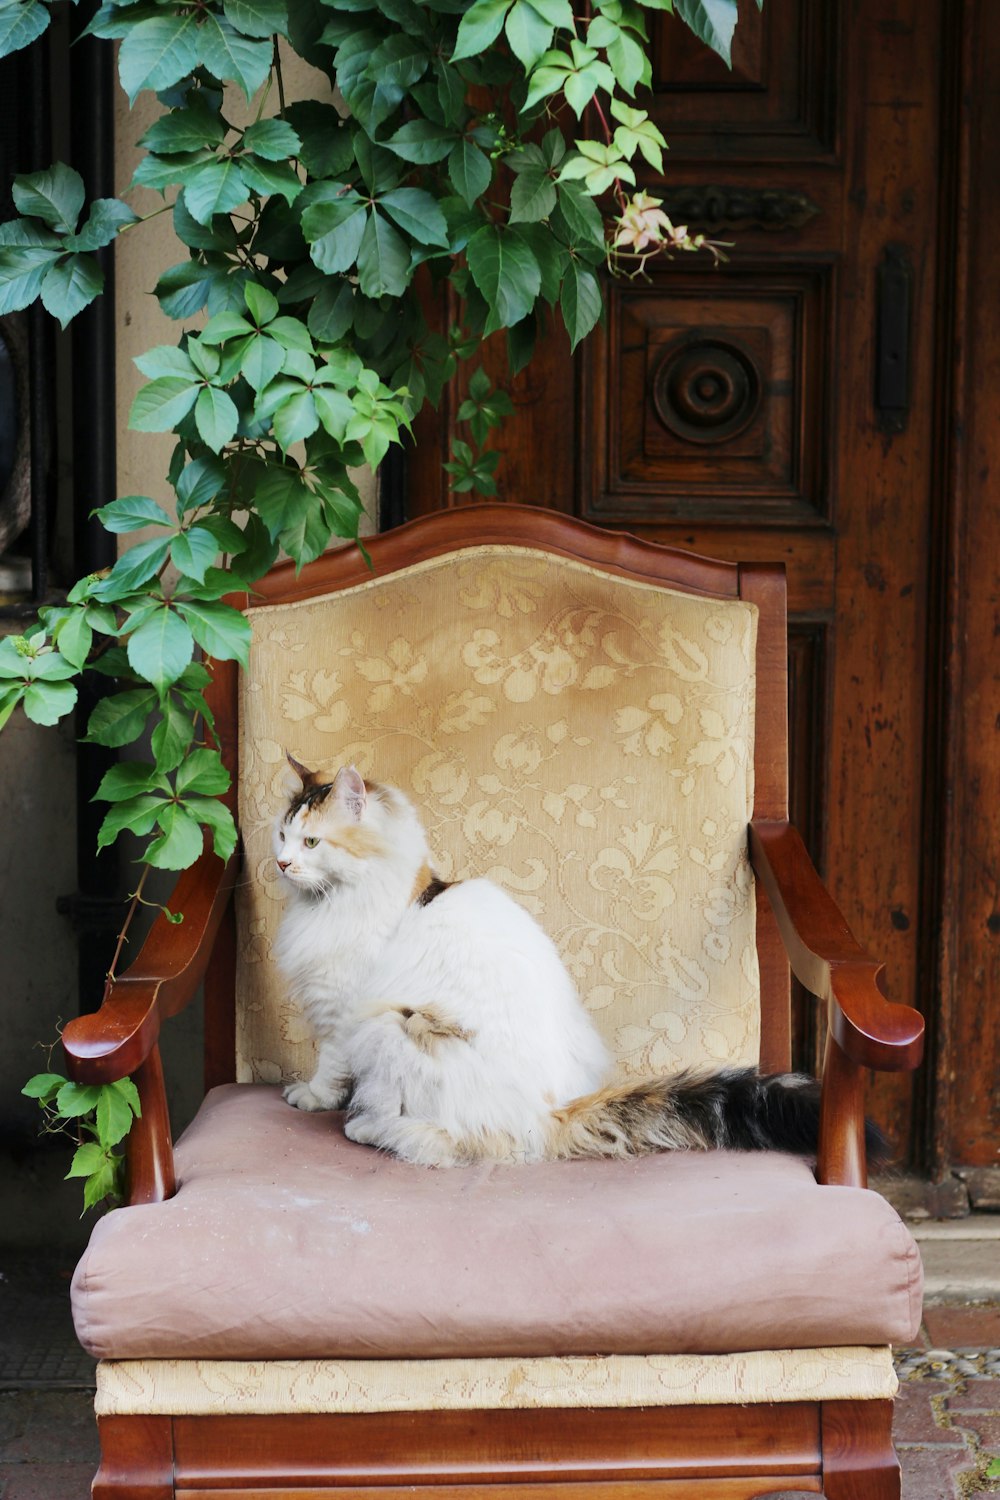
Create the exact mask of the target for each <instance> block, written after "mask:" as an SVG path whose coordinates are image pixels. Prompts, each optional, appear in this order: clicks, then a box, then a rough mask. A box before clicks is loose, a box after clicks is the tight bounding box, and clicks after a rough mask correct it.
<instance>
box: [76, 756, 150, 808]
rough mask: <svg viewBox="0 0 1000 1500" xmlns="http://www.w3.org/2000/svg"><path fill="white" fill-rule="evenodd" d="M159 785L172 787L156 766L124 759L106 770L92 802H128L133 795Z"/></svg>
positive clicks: (138, 794) (148, 790)
mask: <svg viewBox="0 0 1000 1500" xmlns="http://www.w3.org/2000/svg"><path fill="white" fill-rule="evenodd" d="M157 787H158V788H159V789H160V790H161V791H169V789H170V788H169V784H167V783H165V781H164V778H163V777H162V776H161V775H160V772H159V771H158V769H157V767H156V766H151V765H149V764H148V762H146V761H140V760H123V761H120V762H119V763H118V765H116V766H112V767H111V768H110V770H107V771H105V773H104V775H103V777H102V778H101V784H100V786H99V787H98V788H97V791H96V792H95V793H94V795H93V797H92V798H91V799H90V800H91V801H92V802H98V801H100V802H128V801H130V800H131V799H132V798H133V797H138V796H140V795H141V794H142V793H143V792H151V791H153V790H155V789H156V788H157Z"/></svg>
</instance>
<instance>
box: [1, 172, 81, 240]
mask: <svg viewBox="0 0 1000 1500" xmlns="http://www.w3.org/2000/svg"><path fill="white" fill-rule="evenodd" d="M11 193H12V196H13V199H14V204H15V207H16V208H17V210H18V212H19V213H22V214H27V215H29V217H31V218H34V219H41V220H42V221H43V222H44V223H46V224H47V225H48V226H49V228H50V229H54V230H55V231H56V233H57V234H72V233H73V231H74V230H75V229H76V225H77V220H78V219H79V217H80V211H81V209H82V208H83V200H84V197H85V191H84V186H83V178H82V177H81V176H80V174H79V172H74V171H73V168H72V167H67V166H65V165H64V163H63V162H61V161H57V162H55V164H54V165H53V166H51V167H49V168H48V169H47V171H44V172H31V173H29V174H28V175H27V176H22V177H15V178H14V186H13V188H12V189H11Z"/></svg>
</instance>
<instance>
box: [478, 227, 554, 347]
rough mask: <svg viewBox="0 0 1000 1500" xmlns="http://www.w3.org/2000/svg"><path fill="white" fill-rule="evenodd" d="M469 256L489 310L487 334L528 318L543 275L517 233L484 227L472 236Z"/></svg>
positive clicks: (539, 289) (485, 330) (485, 331)
mask: <svg viewBox="0 0 1000 1500" xmlns="http://www.w3.org/2000/svg"><path fill="white" fill-rule="evenodd" d="M466 254H467V258H468V262H469V270H470V271H471V273H472V279H473V281H474V282H475V284H476V286H477V287H478V288H479V290H480V292H481V293H482V295H483V297H484V298H485V299H486V302H487V304H488V306H489V309H490V311H489V316H488V317H487V320H486V326H485V329H484V333H485V334H486V335H489V334H491V333H493V332H495V331H496V329H498V328H510V327H511V326H512V325H513V324H515V323H520V321H521V319H522V318H525V317H527V315H528V313H530V312H531V309H532V308H533V307H534V305H535V301H536V299H537V297H538V294H539V292H540V291H541V287H542V273H541V270H540V269H539V265H538V261H537V260H536V259H535V256H534V255H533V254H532V252H531V250H530V248H529V247H528V245H527V244H526V243H525V242H524V240H522V239H521V238H520V236H519V235H518V233H517V231H516V230H507V231H502V230H500V229H498V228H497V226H496V225H494V224H487V225H484V226H483V228H482V229H479V230H477V231H476V233H475V234H474V235H473V236H472V238H471V240H470V241H469V246H468V250H467V252H466Z"/></svg>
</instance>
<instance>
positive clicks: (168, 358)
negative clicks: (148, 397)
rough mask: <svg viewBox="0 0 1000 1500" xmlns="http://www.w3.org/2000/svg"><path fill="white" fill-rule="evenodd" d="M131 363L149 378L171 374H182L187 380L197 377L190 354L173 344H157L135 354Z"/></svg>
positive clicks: (153, 378)
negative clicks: (141, 352)
mask: <svg viewBox="0 0 1000 1500" xmlns="http://www.w3.org/2000/svg"><path fill="white" fill-rule="evenodd" d="M132 363H133V364H134V365H135V367H136V368H137V369H138V370H141V371H142V373H143V375H147V376H148V377H149V379H150V380H159V379H160V378H161V377H162V376H171V375H179V376H182V377H183V378H184V379H185V380H187V381H188V382H191V381H196V380H197V379H198V372H197V371H196V370H195V367H194V364H193V363H192V360H191V357H190V355H189V354H188V352H187V351H186V350H185V349H178V348H177V346H176V345H175V344H157V345H156V346H155V348H153V349H147V350H146V351H145V352H144V353H143V354H137V355H135V357H134V358H133V360H132Z"/></svg>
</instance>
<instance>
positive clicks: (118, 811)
mask: <svg viewBox="0 0 1000 1500" xmlns="http://www.w3.org/2000/svg"><path fill="white" fill-rule="evenodd" d="M163 807H164V799H163V798H162V797H154V796H153V795H152V793H149V792H146V793H144V794H143V795H142V796H139V797H133V798H132V799H131V801H129V802H119V803H117V804H116V805H115V806H114V807H112V808H110V809H109V811H108V812H107V813H106V814H105V817H104V822H103V823H102V824H101V826H100V828H99V829H98V831H97V847H98V849H99V850H100V849H106V848H107V846H108V845H109V844H113V843H114V841H115V839H116V838H117V837H118V835H119V834H120V833H123V832H124V831H125V830H126V829H128V831H129V833H133V834H135V835H136V837H137V838H143V837H145V835H146V834H147V833H149V832H150V830H151V829H152V827H153V824H154V823H155V822H156V820H157V818H158V817H159V815H160V812H161V810H162V809H163Z"/></svg>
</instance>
